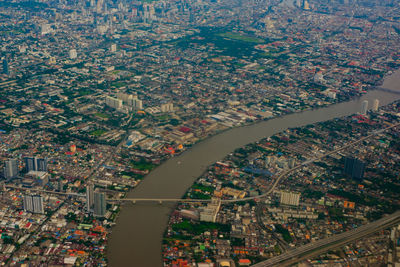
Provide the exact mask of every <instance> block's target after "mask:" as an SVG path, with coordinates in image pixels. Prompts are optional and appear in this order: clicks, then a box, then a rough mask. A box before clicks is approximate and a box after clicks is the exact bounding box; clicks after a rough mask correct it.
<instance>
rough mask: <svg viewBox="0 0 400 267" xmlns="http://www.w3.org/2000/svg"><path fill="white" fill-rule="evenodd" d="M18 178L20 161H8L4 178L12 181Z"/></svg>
mask: <svg viewBox="0 0 400 267" xmlns="http://www.w3.org/2000/svg"><path fill="white" fill-rule="evenodd" d="M17 176H18V161H17V160H16V159H9V160H6V162H5V166H4V178H6V179H7V180H8V179H12V178H15V177H17Z"/></svg>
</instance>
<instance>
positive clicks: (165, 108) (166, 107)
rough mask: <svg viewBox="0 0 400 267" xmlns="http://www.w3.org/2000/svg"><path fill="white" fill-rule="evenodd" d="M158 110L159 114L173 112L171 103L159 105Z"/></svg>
mask: <svg viewBox="0 0 400 267" xmlns="http://www.w3.org/2000/svg"><path fill="white" fill-rule="evenodd" d="M160 110H161V112H173V111H174V104H172V103H166V104H161V107H160Z"/></svg>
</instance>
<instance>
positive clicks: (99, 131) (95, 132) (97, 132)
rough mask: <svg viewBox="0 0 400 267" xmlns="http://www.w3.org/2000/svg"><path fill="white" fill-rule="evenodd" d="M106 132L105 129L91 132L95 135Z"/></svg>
mask: <svg viewBox="0 0 400 267" xmlns="http://www.w3.org/2000/svg"><path fill="white" fill-rule="evenodd" d="M106 132H107V131H105V130H102V129H98V130H95V131H93V132H91V133H90V134H91V135H93V136H96V137H99V136H102V135H103V134H105V133H106Z"/></svg>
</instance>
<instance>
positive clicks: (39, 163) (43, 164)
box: [25, 157, 47, 172]
mask: <svg viewBox="0 0 400 267" xmlns="http://www.w3.org/2000/svg"><path fill="white" fill-rule="evenodd" d="M25 167H26V170H27V171H28V172H30V171H42V172H47V158H37V157H26V158H25Z"/></svg>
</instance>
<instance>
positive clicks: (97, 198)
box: [93, 192, 107, 217]
mask: <svg viewBox="0 0 400 267" xmlns="http://www.w3.org/2000/svg"><path fill="white" fill-rule="evenodd" d="M106 204H107V203H106V194H104V193H102V192H94V212H93V215H94V216H96V217H104V215H106V212H107V209H106Z"/></svg>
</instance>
